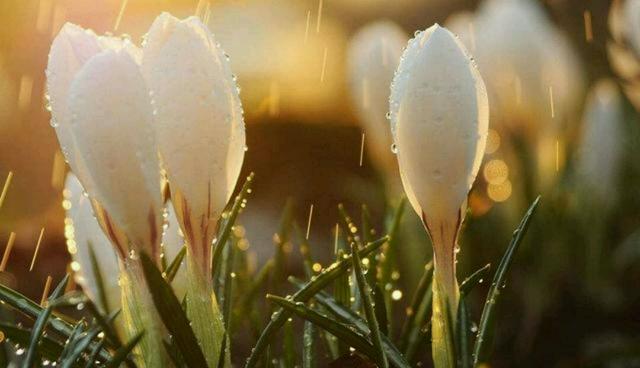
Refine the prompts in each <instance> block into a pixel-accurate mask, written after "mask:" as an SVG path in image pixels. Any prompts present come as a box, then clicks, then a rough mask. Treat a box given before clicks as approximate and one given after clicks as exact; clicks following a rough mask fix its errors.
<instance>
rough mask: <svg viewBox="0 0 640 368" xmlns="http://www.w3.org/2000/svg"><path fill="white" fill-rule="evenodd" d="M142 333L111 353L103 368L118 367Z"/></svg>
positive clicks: (138, 340)
mask: <svg viewBox="0 0 640 368" xmlns="http://www.w3.org/2000/svg"><path fill="white" fill-rule="evenodd" d="M143 335H144V331H142V332H140V333H138V334H137V335H135V336H134V337H133V338H132V339H131V340H129V342H127V343H126V344H125V345H124V346H123V347H121V348H120V349H118V350H117V351H116V353H115V354H114V355H113V358H111V359H110V360H109V362H107V364H105V366H104V368H118V367H120V365H121V364H122V363H123V362H124V361H125V360H126V359H127V357H128V356H129V353H131V351H132V350H133V348H135V347H136V345H138V343H139V342H140V340H141V339H142V336H143ZM203 367H206V366H203Z"/></svg>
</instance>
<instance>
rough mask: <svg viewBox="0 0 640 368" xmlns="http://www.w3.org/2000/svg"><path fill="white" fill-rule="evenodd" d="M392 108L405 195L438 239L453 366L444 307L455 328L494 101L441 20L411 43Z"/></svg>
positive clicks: (437, 290) (437, 305)
mask: <svg viewBox="0 0 640 368" xmlns="http://www.w3.org/2000/svg"><path fill="white" fill-rule="evenodd" d="M390 112H391V124H392V131H393V135H394V141H395V144H396V149H397V155H398V164H399V166H400V174H401V178H402V182H403V185H404V188H405V192H406V193H407V197H408V198H409V201H410V203H411V205H412V206H413V208H414V210H415V211H416V213H417V214H418V215H419V216H420V217H421V218H422V220H423V223H424V225H425V227H426V228H427V230H428V232H429V234H430V236H431V240H432V243H433V250H434V264H435V271H434V272H435V274H434V280H435V282H434V314H433V341H434V345H435V346H438V348H434V349H433V352H434V361H435V363H436V366H439V367H441V366H450V364H455V362H452V361H451V357H452V354H449V353H451V351H450V349H445V348H440V347H442V346H443V345H444V341H446V338H445V336H446V334H447V332H446V331H447V330H448V329H447V328H445V326H444V324H445V323H447V322H445V320H446V319H447V317H446V316H447V313H445V312H443V308H444V307H445V306H448V309H449V313H450V316H451V318H452V319H453V321H452V322H453V324H452V325H451V326H450V327H452V326H455V316H456V313H457V307H458V299H459V291H458V283H457V281H456V275H455V269H456V265H455V264H456V260H455V258H456V247H457V244H456V243H457V237H458V231H459V229H460V224H461V222H462V219H463V216H464V213H465V208H464V207H465V203H466V198H467V194H468V193H469V190H470V189H471V185H472V184H473V181H474V180H475V177H476V174H477V172H478V169H479V167H480V163H481V160H482V156H483V154H484V149H485V143H486V137H487V131H488V122H489V106H488V100H487V93H486V91H485V86H484V83H483V81H482V78H481V77H480V74H479V72H478V70H477V68H476V66H475V64H474V63H473V61H472V60H471V57H470V56H469V54H468V53H467V51H466V49H465V48H464V46H463V45H462V43H461V42H460V41H459V40H458V39H457V38H456V36H454V35H453V34H452V33H451V32H449V31H448V30H447V29H445V28H442V27H440V26H439V25H437V24H436V25H434V26H432V27H430V28H429V29H427V30H426V31H423V32H419V33H417V34H416V36H415V38H413V39H412V40H410V41H409V44H408V46H407V48H406V50H405V51H404V54H403V56H402V60H401V61H400V65H399V66H398V70H397V71H396V75H395V77H394V80H393V85H392V87H391V98H390ZM445 300H446V302H447V304H445V302H444V301H445ZM445 352H446V353H445Z"/></svg>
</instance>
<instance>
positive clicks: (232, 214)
mask: <svg viewBox="0 0 640 368" xmlns="http://www.w3.org/2000/svg"><path fill="white" fill-rule="evenodd" d="M254 176H255V175H254V173H251V174H249V176H247V179H246V180H245V182H244V184H243V185H242V188H241V189H240V192H239V193H238V195H237V196H236V198H235V200H234V202H233V206H232V207H231V210H230V211H229V216H227V221H226V222H225V223H224V225H223V226H222V230H221V231H220V233H219V235H218V236H217V240H216V242H215V244H214V245H212V246H213V247H214V249H213V257H212V261H211V264H212V268H211V272H212V274H211V277H212V279H213V280H215V279H216V278H217V275H216V273H217V269H218V268H219V267H218V265H219V264H220V262H221V261H222V250H223V249H224V247H225V244H226V243H227V240H229V236H230V235H231V229H232V228H233V225H234V224H235V222H236V218H237V217H238V214H239V213H240V210H241V209H242V207H243V206H242V204H243V202H244V200H245V198H246V197H247V196H248V195H249V193H251V184H252V183H253V177H254Z"/></svg>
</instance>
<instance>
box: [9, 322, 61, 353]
mask: <svg viewBox="0 0 640 368" xmlns="http://www.w3.org/2000/svg"><path fill="white" fill-rule="evenodd" d="M0 331H2V333H4V336H5V337H6V338H7V339H9V340H11V341H13V342H14V343H16V344H18V345H22V346H28V345H29V341H30V337H31V332H30V331H29V330H25V329H22V328H18V327H16V326H13V325H9V324H5V323H0ZM38 348H39V350H38V351H39V352H40V354H41V355H42V356H43V357H44V358H46V359H49V360H51V361H56V360H57V359H58V358H59V357H60V354H61V353H62V350H63V347H62V345H61V344H60V343H59V342H57V341H55V340H53V339H51V338H49V337H46V336H42V338H41V339H40V346H39V347H38Z"/></svg>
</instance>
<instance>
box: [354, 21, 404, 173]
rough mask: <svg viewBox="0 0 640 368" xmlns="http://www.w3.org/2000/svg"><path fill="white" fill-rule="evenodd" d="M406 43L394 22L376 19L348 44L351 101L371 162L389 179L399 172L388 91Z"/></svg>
mask: <svg viewBox="0 0 640 368" xmlns="http://www.w3.org/2000/svg"><path fill="white" fill-rule="evenodd" d="M406 44H407V36H406V34H405V33H404V31H403V30H402V29H401V28H400V27H399V26H398V25H397V24H395V23H392V22H390V21H379V22H375V23H372V24H370V25H367V26H366V27H364V28H363V29H361V30H360V31H358V33H357V34H356V35H355V36H354V37H353V39H352V40H351V45H350V46H349V54H348V63H349V75H350V86H351V95H352V96H351V97H352V101H353V104H354V106H355V108H356V112H357V114H358V117H359V119H360V121H361V123H362V124H364V128H365V129H364V130H365V133H366V135H365V142H366V144H367V149H368V152H369V154H370V155H371V159H372V160H371V161H372V162H373V163H374V164H375V165H376V167H377V168H378V169H379V170H380V171H381V172H382V173H383V174H384V175H385V176H387V179H388V180H391V178H394V177H397V175H398V171H397V170H398V168H397V165H398V164H397V160H396V158H395V157H394V155H393V153H392V152H391V144H392V143H393V141H392V138H391V131H390V130H389V120H388V118H387V112H388V111H389V104H388V101H389V93H390V86H391V81H392V79H393V74H394V72H395V70H396V68H397V67H398V63H399V62H400V57H401V56H402V50H403V49H404V47H405V46H406Z"/></svg>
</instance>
